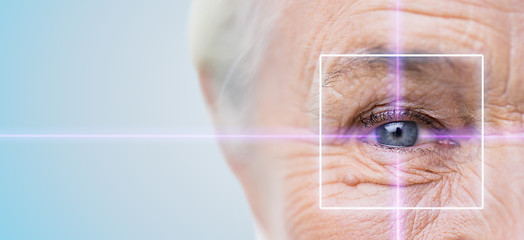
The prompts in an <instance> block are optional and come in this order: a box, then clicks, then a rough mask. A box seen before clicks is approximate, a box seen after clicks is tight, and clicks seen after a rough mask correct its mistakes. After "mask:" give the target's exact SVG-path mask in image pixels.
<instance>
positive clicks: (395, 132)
mask: <svg viewBox="0 0 524 240" xmlns="http://www.w3.org/2000/svg"><path fill="white" fill-rule="evenodd" d="M375 133H376V135H377V142H378V143H379V144H381V145H385V146H390V147H410V146H413V145H415V143H416V142H417V139H418V126H417V124H416V123H415V122H413V121H398V122H390V123H386V124H384V125H381V126H379V127H377V128H376V130H375Z"/></svg>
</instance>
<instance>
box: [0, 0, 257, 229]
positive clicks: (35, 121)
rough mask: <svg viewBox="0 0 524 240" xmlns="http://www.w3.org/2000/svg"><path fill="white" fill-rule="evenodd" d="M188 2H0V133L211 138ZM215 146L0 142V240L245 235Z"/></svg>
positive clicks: (247, 219)
mask: <svg viewBox="0 0 524 240" xmlns="http://www.w3.org/2000/svg"><path fill="white" fill-rule="evenodd" d="M189 8H190V1H180V0H177V1H172V0H171V1H168V0H162V1H160V0H159V1H145V0H143V1H123V0H122V1H119V0H103V1H102V0H97V1H71V0H68V1H66V0H61V1H36V0H35V1H23V0H17V1H6V0H4V1H1V2H0V34H1V35H0V36H1V37H0V111H1V112H0V133H2V134H7V133H10V134H31V133H35V134H36V133H38V134H127V133H134V134H140V133H152V134H171V133H211V132H212V127H211V124H210V120H209V116H208V114H207V111H206V109H205V106H204V103H203V100H202V97H201V94H200V92H199V87H198V81H197V78H196V75H195V71H194V70H193V68H192V66H191V64H190V60H189V50H188V40H187V25H188V21H187V19H188V16H189ZM251 218H252V217H251V215H250V213H249V210H248V206H247V203H246V201H245V199H244V196H243V193H242V191H241V188H240V185H239V184H238V183H237V182H236V180H235V178H234V177H233V175H232V174H231V172H230V171H229V169H228V168H227V165H226V163H225V162H224V160H223V158H222V156H221V155H220V153H219V150H218V148H217V147H216V143H215V141H214V140H173V139H171V140H168V139H164V140H151V139H149V140H147V139H133V140H116V139H112V140H108V139H105V140H104V139H75V140H66V139H54V140H53V139H33V140H28V139H0V239H253V238H254V236H253V232H254V230H253V225H252V223H251V222H252V221H251Z"/></svg>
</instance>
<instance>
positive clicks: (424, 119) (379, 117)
mask: <svg viewBox="0 0 524 240" xmlns="http://www.w3.org/2000/svg"><path fill="white" fill-rule="evenodd" d="M359 119H360V122H361V123H362V125H363V126H364V128H370V127H373V126H375V125H379V124H384V123H388V122H393V121H406V120H412V121H416V122H419V123H422V124H424V125H426V126H427V127H430V128H432V129H434V130H436V131H443V130H445V129H446V127H445V126H444V125H443V124H442V123H440V122H439V121H438V120H437V119H435V118H432V117H430V116H428V115H426V114H423V113H421V112H418V111H415V110H412V109H409V108H402V109H399V110H398V111H397V109H393V110H386V111H383V112H379V113H373V112H371V113H370V114H369V116H368V117H362V114H359Z"/></svg>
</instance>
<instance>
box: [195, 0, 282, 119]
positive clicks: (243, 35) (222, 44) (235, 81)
mask: <svg viewBox="0 0 524 240" xmlns="http://www.w3.org/2000/svg"><path fill="white" fill-rule="evenodd" d="M271 2H274V1H269V0H195V1H194V3H193V9H192V14H191V24H190V44H191V50H192V58H193V63H194V65H195V66H196V67H197V68H198V70H199V71H203V72H205V74H206V76H207V77H208V78H210V79H209V80H210V81H211V82H210V83H208V84H210V85H211V88H212V89H213V90H214V91H215V95H216V96H217V99H215V104H217V105H229V106H231V107H233V108H235V112H237V113H238V110H241V109H242V108H243V106H241V105H242V104H241V103H244V102H246V101H247V99H246V98H244V97H243V95H246V94H249V92H250V91H251V88H252V86H253V84H254V82H255V80H256V77H257V71H258V67H259V65H260V61H261V59H262V58H263V53H264V52H265V50H266V49H267V46H268V43H269V36H270V35H271V34H270V32H271V30H272V26H273V24H274V22H275V21H276V19H277V18H278V16H279V15H278V14H276V13H278V12H279V11H277V10H278V9H275V7H276V5H275V4H272V3H271ZM281 2H283V1H281ZM223 102H228V103H227V104H224V103H223Z"/></svg>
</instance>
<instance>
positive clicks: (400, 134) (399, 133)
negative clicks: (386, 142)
mask: <svg viewBox="0 0 524 240" xmlns="http://www.w3.org/2000/svg"><path fill="white" fill-rule="evenodd" d="M393 135H394V136H395V137H401V136H402V129H401V128H399V127H397V130H396V131H395V132H394V133H393Z"/></svg>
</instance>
